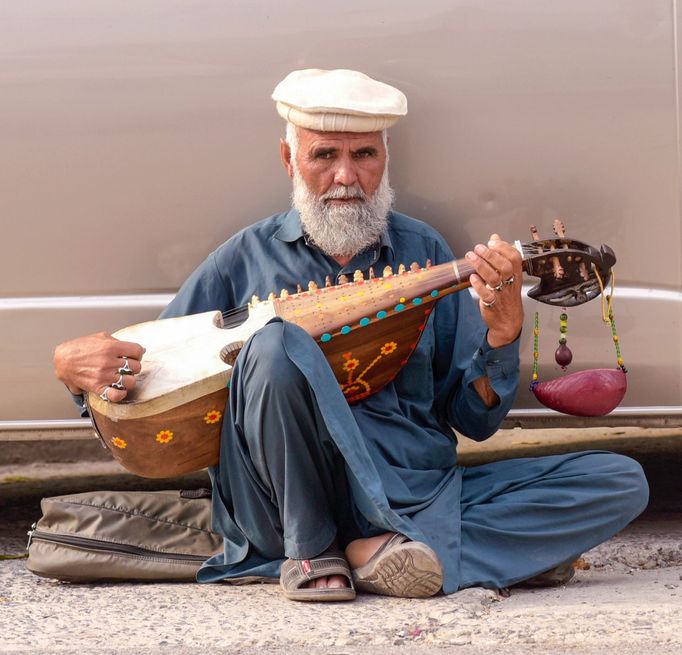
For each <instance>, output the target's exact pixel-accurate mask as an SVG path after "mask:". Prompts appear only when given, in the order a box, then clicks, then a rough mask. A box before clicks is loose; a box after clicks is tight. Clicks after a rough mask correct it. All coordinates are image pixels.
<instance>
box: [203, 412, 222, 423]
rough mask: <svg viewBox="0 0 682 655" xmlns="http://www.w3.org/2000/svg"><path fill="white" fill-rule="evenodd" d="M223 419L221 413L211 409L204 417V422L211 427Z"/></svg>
mask: <svg viewBox="0 0 682 655" xmlns="http://www.w3.org/2000/svg"><path fill="white" fill-rule="evenodd" d="M222 417H223V413H222V412H219V411H218V410H217V409H212V410H211V411H210V412H208V414H206V416H204V421H205V423H206V425H212V424H213V423H217V422H218V421H219V420H220V419H221V418H222Z"/></svg>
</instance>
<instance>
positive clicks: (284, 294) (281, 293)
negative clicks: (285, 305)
mask: <svg viewBox="0 0 682 655" xmlns="http://www.w3.org/2000/svg"><path fill="white" fill-rule="evenodd" d="M288 295H289V292H288V291H287V290H286V289H282V290H281V291H280V292H279V297H280V298H281V299H282V300H284V298H286V297H287V296H288Z"/></svg>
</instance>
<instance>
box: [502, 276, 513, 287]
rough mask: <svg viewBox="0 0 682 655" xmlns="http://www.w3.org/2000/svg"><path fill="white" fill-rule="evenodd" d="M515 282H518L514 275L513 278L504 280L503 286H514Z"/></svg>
mask: <svg viewBox="0 0 682 655" xmlns="http://www.w3.org/2000/svg"><path fill="white" fill-rule="evenodd" d="M514 280H516V278H515V277H514V275H513V274H512V276H511V277H509V278H507V279H506V280H502V284H507V285H512V284H514Z"/></svg>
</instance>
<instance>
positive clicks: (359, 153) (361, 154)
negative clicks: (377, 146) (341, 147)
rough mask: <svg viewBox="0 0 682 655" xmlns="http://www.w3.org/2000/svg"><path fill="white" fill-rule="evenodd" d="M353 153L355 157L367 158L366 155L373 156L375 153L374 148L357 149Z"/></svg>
mask: <svg viewBox="0 0 682 655" xmlns="http://www.w3.org/2000/svg"><path fill="white" fill-rule="evenodd" d="M354 154H355V158H356V159H367V158H368V157H374V155H375V154H376V153H375V151H374V150H358V151H357V152H356V153H354Z"/></svg>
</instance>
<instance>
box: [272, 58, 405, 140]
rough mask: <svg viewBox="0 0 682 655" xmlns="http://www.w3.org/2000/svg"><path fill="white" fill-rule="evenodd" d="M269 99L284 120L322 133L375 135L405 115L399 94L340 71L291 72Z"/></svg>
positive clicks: (401, 95) (348, 72)
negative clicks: (370, 133)
mask: <svg viewBox="0 0 682 655" xmlns="http://www.w3.org/2000/svg"><path fill="white" fill-rule="evenodd" d="M272 99H273V100H274V101H275V102H276V103H277V112H278V113H279V115H280V116H281V117H282V118H283V119H284V120H286V121H289V122H290V123H293V124H294V125H298V126H299V127H305V128H307V129H309V130H320V131H322V132H378V131H379V130H383V129H385V128H387V127H391V125H393V124H394V123H395V122H396V121H397V120H398V119H399V118H400V117H401V116H404V115H405V114H407V98H406V97H405V95H404V94H403V93H402V92H401V91H398V89H396V88H395V87H392V86H390V85H388V84H384V83H383V82H377V81H376V80H373V79H372V78H371V77H369V76H367V75H365V74H364V73H359V72H358V71H352V70H344V69H339V70H331V71H327V70H321V69H319V68H308V69H306V70H299V71H293V72H292V73H289V75H287V76H286V77H285V78H284V79H283V80H282V81H281V82H280V83H279V84H278V85H277V86H276V87H275V90H274V91H273V92H272Z"/></svg>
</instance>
